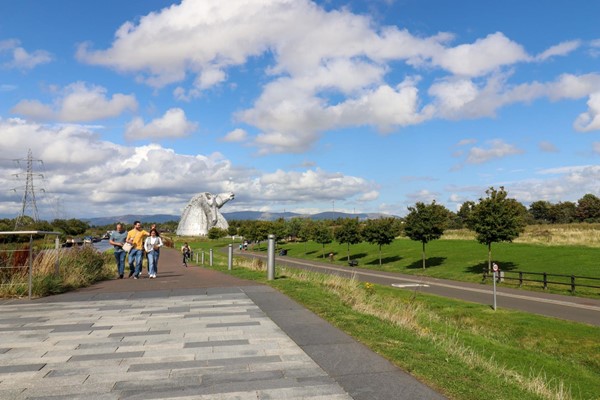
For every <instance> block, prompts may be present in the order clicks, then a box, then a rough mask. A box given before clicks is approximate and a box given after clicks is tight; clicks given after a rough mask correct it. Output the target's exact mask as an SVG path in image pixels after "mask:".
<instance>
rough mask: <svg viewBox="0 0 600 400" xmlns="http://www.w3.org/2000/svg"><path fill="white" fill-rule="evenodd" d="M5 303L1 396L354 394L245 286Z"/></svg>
mask: <svg viewBox="0 0 600 400" xmlns="http://www.w3.org/2000/svg"><path fill="white" fill-rule="evenodd" d="M115 297H117V298H114V299H101V300H89V299H88V300H86V301H64V302H63V301H57V302H45V303H6V304H3V305H0V398H1V399H86V400H92V399H168V398H181V399H223V400H228V399H315V400H317V399H323V400H324V399H331V400H338V399H339V400H342V399H351V397H350V396H349V395H348V394H347V393H346V392H345V391H344V389H342V387H341V386H340V385H339V384H338V383H336V381H335V380H334V379H333V378H331V377H330V376H329V375H328V374H327V373H326V372H325V371H324V370H323V369H322V368H321V367H319V365H317V364H316V363H315V361H313V360H312V359H311V358H310V357H309V356H308V355H307V354H306V353H305V352H304V351H303V350H302V349H301V348H300V347H299V346H298V345H297V344H296V343H295V342H294V341H293V340H292V339H290V337H289V336H288V335H286V334H285V333H284V332H283V331H282V330H281V329H280V328H279V327H278V326H277V325H276V324H275V323H274V322H273V321H272V320H271V319H270V318H269V317H267V316H266V315H265V313H264V312H263V311H262V310H261V309H260V308H259V307H258V306H257V305H256V304H255V303H254V302H253V301H252V300H251V299H250V298H249V297H248V296H247V295H246V293H244V292H243V291H240V290H229V291H224V293H216V294H205V293H201V294H195V295H165V294H164V293H162V294H161V295H160V296H149V297H148V298H131V297H127V296H120V298H118V297H119V296H115Z"/></svg>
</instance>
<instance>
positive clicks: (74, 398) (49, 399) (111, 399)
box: [17, 393, 119, 400]
mask: <svg viewBox="0 0 600 400" xmlns="http://www.w3.org/2000/svg"><path fill="white" fill-rule="evenodd" d="M118 398H119V397H118V394H116V393H85V394H81V395H78V394H69V395H66V396H63V395H56V396H39V397H38V396H36V397H27V400H118ZM17 400H21V399H17Z"/></svg>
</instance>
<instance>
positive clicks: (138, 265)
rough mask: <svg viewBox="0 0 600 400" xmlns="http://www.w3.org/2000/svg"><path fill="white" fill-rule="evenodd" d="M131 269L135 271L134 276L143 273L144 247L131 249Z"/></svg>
mask: <svg viewBox="0 0 600 400" xmlns="http://www.w3.org/2000/svg"><path fill="white" fill-rule="evenodd" d="M129 270H130V271H133V274H134V276H140V274H141V273H142V249H131V250H130V251H129Z"/></svg>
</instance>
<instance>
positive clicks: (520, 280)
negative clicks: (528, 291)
mask: <svg viewBox="0 0 600 400" xmlns="http://www.w3.org/2000/svg"><path fill="white" fill-rule="evenodd" d="M521 286H523V273H522V272H521V271H519V287H521Z"/></svg>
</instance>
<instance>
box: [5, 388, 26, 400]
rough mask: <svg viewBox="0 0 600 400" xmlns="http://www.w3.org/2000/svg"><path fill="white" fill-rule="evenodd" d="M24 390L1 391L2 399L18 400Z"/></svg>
mask: <svg viewBox="0 0 600 400" xmlns="http://www.w3.org/2000/svg"><path fill="white" fill-rule="evenodd" d="M23 390H24V389H0V399H3V400H18V399H19V398H20V396H21V393H23Z"/></svg>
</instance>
